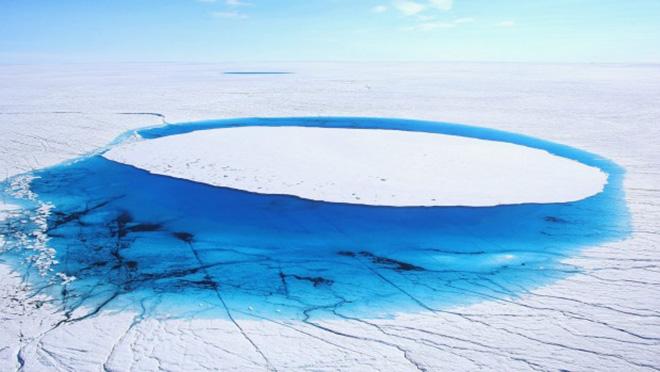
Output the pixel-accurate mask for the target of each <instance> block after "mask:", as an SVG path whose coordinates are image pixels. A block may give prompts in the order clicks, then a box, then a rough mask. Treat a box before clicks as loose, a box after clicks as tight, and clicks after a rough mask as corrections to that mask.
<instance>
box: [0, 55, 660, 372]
mask: <svg viewBox="0 0 660 372" xmlns="http://www.w3.org/2000/svg"><path fill="white" fill-rule="evenodd" d="M238 68H243V69H255V70H256V69H272V70H275V69H282V70H290V71H295V72H296V74H294V75H270V76H266V75H262V76H236V75H234V76H225V75H223V74H222V71H225V70H236V69H238ZM658 81H660V67H659V66H652V65H525V64H442V63H441V64H413V63H402V64H359V63H356V64H330V63H326V64H287V65H266V66H264V65H262V66H258V65H252V66H248V65H240V66H236V65H204V64H189V65H186V64H154V65H142V64H124V65H105V66H91V65H70V66H63V65H60V66H9V65H4V66H0V133H1V135H0V174H2V175H3V176H11V175H15V174H17V173H20V172H23V171H26V170H30V169H33V168H35V167H44V166H48V165H52V164H55V163H57V162H60V161H63V160H66V159H69V158H71V157H74V156H76V155H79V154H84V153H87V152H90V151H93V150H95V149H97V148H98V147H100V146H103V145H105V144H106V143H107V142H108V141H110V140H111V139H112V138H114V137H115V136H116V135H118V134H120V133H122V132H123V131H125V130H127V129H130V128H136V127H141V126H146V125H153V124H158V123H160V122H162V118H161V117H159V116H154V115H144V114H141V113H157V114H162V115H164V117H165V120H167V121H169V122H183V121H191V120H200V119H211V118H225V117H244V116H309V115H311V116H314V115H330V116H341V115H345V116H378V117H403V118H418V119H429V120H438V121H449V122H458V123H466V124H475V125H481V126H487V127H492V128H496V129H502V130H509V131H513V132H519V133H523V134H527V135H532V136H537V137H541V138H545V139H548V140H552V141H557V142H561V143H565V144H568V145H571V146H575V147H579V148H582V149H585V150H588V151H591V152H595V153H598V154H601V155H603V156H606V157H609V158H611V159H612V160H614V161H616V162H617V163H619V164H620V165H622V166H624V167H625V168H626V170H627V174H626V180H625V192H626V199H627V201H628V206H629V208H630V213H631V218H632V235H631V236H630V238H628V239H626V240H624V241H620V242H612V243H610V244H606V245H602V246H598V247H591V248H590V249H587V250H585V251H583V252H582V254H580V255H579V256H576V257H570V258H569V257H567V258H565V262H566V263H567V264H570V265H574V266H575V267H576V269H578V270H580V271H579V272H578V273H576V274H574V275H571V276H570V277H568V278H566V279H564V280H561V281H559V282H556V283H554V284H552V285H549V286H546V287H543V288H540V289H534V290H530V289H527V288H518V290H519V291H520V293H521V296H520V297H517V298H510V297H508V296H506V295H502V296H497V297H488V298H486V297H484V302H482V303H479V304H476V305H471V306H465V307H457V308H453V309H449V310H448V311H442V312H428V311H425V310H423V309H420V311H419V312H414V313H408V314H401V315H399V316H397V317H396V318H394V319H390V320H373V319H372V320H369V319H358V320H346V319H341V320H335V321H330V320H316V319H315V318H314V317H313V316H312V319H311V320H310V322H308V323H304V322H301V321H288V322H281V321H276V320H272V321H269V320H259V319H256V318H251V319H250V320H240V321H239V322H240V325H241V326H242V328H243V330H244V331H245V334H246V335H248V336H249V337H250V338H251V339H252V341H253V342H254V344H255V345H257V346H259V348H260V350H261V351H262V352H263V353H264V355H265V356H266V357H267V358H268V360H269V364H268V365H269V366H271V367H272V368H277V369H279V370H356V371H370V370H387V371H389V370H400V371H404V370H419V369H426V370H479V369H482V370H516V371H522V370H560V369H566V370H571V371H591V370H601V371H621V370H625V371H637V370H649V371H653V370H658V368H660V367H659V366H660V357H659V355H660V311H659V310H658V309H660V258H659V257H660V235H659V234H658V231H660V188H658V185H659V184H660V146H658V145H657V144H658V143H660V129H659V127H658V123H659V122H660V105H658V104H657V102H660V84H659V83H658ZM121 113H132V114H130V115H124V114H121ZM3 176H0V177H3ZM551 274H552V273H549V275H551ZM0 278H2V280H0V370H3V371H4V370H15V369H18V368H19V367H20V366H21V365H23V370H25V371H43V370H56V369H59V370H79V371H98V370H100V369H106V370H135V371H147V370H157V369H159V368H160V369H169V370H188V371H192V370H201V369H212V368H222V369H224V370H241V371H246V370H263V369H264V367H265V366H266V365H267V364H266V362H265V360H264V359H263V357H262V356H261V355H259V354H258V353H257V352H256V351H255V349H254V347H253V346H252V344H250V343H249V342H248V341H246V339H245V338H244V337H243V336H242V335H241V333H240V332H238V330H237V329H236V328H235V327H234V326H233V325H232V324H231V323H230V322H228V321H225V320H220V319H215V320H214V319H190V320H177V319H166V318H160V319H150V318H145V319H143V318H141V316H140V314H134V313H131V312H119V313H102V314H100V315H98V316H95V317H90V318H86V319H85V320H84V321H79V322H69V323H60V322H61V321H62V320H64V314H63V313H62V312H60V311H58V309H57V308H55V307H53V306H50V305H49V304H48V303H47V302H46V303H44V302H43V300H45V299H43V298H41V297H39V296H30V292H29V291H28V290H27V289H26V288H25V287H24V285H22V284H21V277H20V275H19V274H18V273H12V272H11V271H10V270H9V267H8V266H5V265H0ZM384 285H385V284H384ZM229 305H230V307H231V308H232V309H233V310H234V311H245V312H247V311H246V309H242V308H236V307H233V306H232V304H231V303H230V304H229ZM312 315H313V314H312Z"/></svg>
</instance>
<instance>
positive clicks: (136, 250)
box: [0, 118, 629, 319]
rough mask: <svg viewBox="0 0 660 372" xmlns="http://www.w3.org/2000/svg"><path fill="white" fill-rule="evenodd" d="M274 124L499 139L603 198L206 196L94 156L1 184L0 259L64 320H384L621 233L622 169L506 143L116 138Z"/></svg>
mask: <svg viewBox="0 0 660 372" xmlns="http://www.w3.org/2000/svg"><path fill="white" fill-rule="evenodd" d="M285 125H286V126H306V127H330V128H363V129H396V130H406V131H419V132H430V133H442V134H450V135H456V136H464V137H471V138H479V139H485V140H492V141H502V142H508V143H514V144H518V145H523V146H528V147H533V148H538V149H543V150H546V151H548V152H550V153H552V154H555V155H557V156H561V157H565V158H569V159H573V160H576V161H579V162H581V163H583V164H586V165H589V166H593V167H597V168H600V169H601V170H602V171H604V172H605V173H607V174H608V176H609V179H608V183H607V185H606V186H605V189H604V191H603V192H601V193H599V194H597V195H594V196H592V197H589V198H587V199H583V200H581V201H577V202H569V203H550V204H519V205H500V206H494V207H380V206H363V205H355V204H342V203H328V202H322V201H311V200H306V199H302V198H298V197H294V196H286V195H263V194H256V193H250V192H245V191H240V190H234V189H229V188H222V187H214V186H209V185H206V184H201V183H196V182H192V181H188V180H183V179H176V178H171V177H167V176H160V175H153V174H150V173H148V172H146V171H143V170H140V169H137V168H134V167H131V166H128V165H124V164H121V163H117V162H113V161H110V160H107V159H106V158H104V157H102V156H101V154H94V155H90V156H87V157H84V158H81V159H76V160H75V161H70V162H67V163H65V164H61V165H58V166H54V167H51V168H47V169H43V170H38V171H35V172H33V173H31V174H26V175H21V176H17V177H14V178H12V179H9V180H6V181H5V182H4V183H3V184H2V185H1V186H2V189H3V190H4V199H5V200H6V201H7V202H9V203H12V204H17V205H19V206H21V209H19V210H17V211H14V212H12V213H11V214H10V215H9V217H8V218H7V219H6V220H5V221H2V222H0V229H1V232H2V235H3V236H4V240H5V242H4V248H2V253H1V254H0V259H2V260H3V261H5V262H8V263H10V264H11V265H13V266H14V268H15V269H16V270H17V271H19V272H21V273H23V274H24V277H25V280H26V281H27V282H28V283H30V284H31V285H32V288H33V290H34V291H35V293H44V294H48V295H50V296H52V298H53V301H54V302H55V303H57V304H58V306H61V308H62V310H63V311H66V312H68V313H70V314H72V315H71V317H74V318H75V317H76V316H78V317H80V316H90V315H94V314H96V313H98V312H99V311H120V310H126V309H131V310H136V311H142V312H145V313H148V314H150V315H153V316H169V317H187V316H209V317H221V316H227V315H228V314H230V312H231V316H234V317H265V318H287V319H307V318H309V317H312V316H314V317H323V316H326V315H327V316H347V317H351V316H359V317H391V316H394V315H396V314H398V313H403V312H414V311H420V310H421V311H423V310H436V309H446V308H449V307H452V306H456V305H463V304H469V303H474V302H479V301H484V300H489V299H492V298H513V297H516V296H519V295H521V294H524V293H525V292H526V291H529V290H531V289H533V288H536V287H539V286H543V285H547V284H549V283H551V282H553V281H555V280H558V279H561V278H563V277H566V276H567V275H571V274H572V273H574V272H575V271H576V269H575V268H574V267H573V266H570V265H569V264H566V263H565V262H563V261H564V260H565V259H567V258H570V257H571V256H573V255H576V254H578V253H579V251H580V250H581V249H583V248H586V247H589V246H593V245H596V244H601V243H606V242H608V241H612V240H615V239H622V238H625V237H626V236H627V235H628V233H629V226H628V215H627V210H626V207H625V200H624V194H623V191H622V182H623V174H624V171H623V169H622V168H620V167H619V166H618V165H616V164H615V163H613V162H611V161H610V160H608V159H605V158H602V157H600V156H598V155H595V154H591V153H587V152H584V151H581V150H579V149H575V148H571V147H568V146H564V145H560V144H555V143H550V142H546V141H543V140H540V139H535V138H530V137H526V136H522V135H517V134H514V133H507V132H501V131H495V130H491V129H484V128H478V127H472V126H465V125H457V124H448V123H438V122H425V121H414V120H402V119H375V118H374V119H368V118H271V119H261V118H251V119H232V120H217V121H206V122H195V123H185V124H176V125H166V126H162V127H155V128H147V129H143V130H138V131H134V132H130V133H126V134H125V135H123V136H121V137H120V138H119V139H118V140H117V141H116V143H121V142H122V141H124V140H126V139H128V138H130V137H132V136H135V135H139V136H140V137H142V138H144V139H147V140H148V139H154V138H159V137H164V136H171V135H177V134H183V133H188V132H192V131H201V130H205V129H215V128H225V127H227V128H228V127H237V126H285ZM111 146H112V145H111ZM489 187H494V185H489V183H488V180H487V179H484V182H483V188H484V189H488V188H489ZM80 314H83V315H80Z"/></svg>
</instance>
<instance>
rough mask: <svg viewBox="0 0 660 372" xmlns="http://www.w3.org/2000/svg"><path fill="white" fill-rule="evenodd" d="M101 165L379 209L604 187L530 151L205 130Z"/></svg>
mask: <svg viewBox="0 0 660 372" xmlns="http://www.w3.org/2000/svg"><path fill="white" fill-rule="evenodd" d="M105 157H106V158H108V159H110V160H114V161H117V162H121V163H125V164H129V165H132V166H135V167H138V168H141V169H144V170H147V171H149V172H151V173H153V174H160V175H167V176H172V177H176V178H182V179H189V180H194V181H197V182H202V183H206V184H210V185H214V186H223V187H230V188H234V189H239V190H246V191H251V192H256V193H263V194H286V195H295V196H299V197H302V198H305V199H311V200H321V201H328V202H339V203H352V204H364V205H384V206H459V205H460V206H493V205H500V204H522V203H553V202H570V201H576V200H581V199H584V198H586V197H589V196H592V195H594V194H597V193H599V192H601V191H602V190H603V187H604V185H605V184H606V182H607V175H606V174H605V173H604V172H602V171H601V170H600V169H598V168H595V167H591V166H587V165H585V164H582V163H580V162H577V161H574V160H571V159H567V158H563V157H559V156H556V155H553V154H550V153H549V152H547V151H543V150H540V149H534V148H530V147H525V146H520V145H516V144H512V143H505V142H497V141H487V140H482V139H475V138H467V137H460V136H453V135H444V134H438V133H419V132H406V131H398V130H379V129H346V128H342V129H339V128H313V127H312V128H310V127H286V126H285V127H240V128H223V129H212V130H206V131H199V132H191V133H186V134H180V135H174V136H167V137H163V138H157V139H152V140H147V141H140V142H134V143H129V144H125V145H122V146H119V147H116V148H113V149H111V150H110V151H109V152H107V153H105Z"/></svg>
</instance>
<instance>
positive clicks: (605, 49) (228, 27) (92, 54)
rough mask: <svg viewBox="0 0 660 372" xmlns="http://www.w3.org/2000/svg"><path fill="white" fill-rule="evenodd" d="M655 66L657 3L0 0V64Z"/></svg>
mask: <svg viewBox="0 0 660 372" xmlns="http://www.w3.org/2000/svg"><path fill="white" fill-rule="evenodd" d="M298 60H325V61H332V60H335V61H336V60H342V61H354V60H358V61H399V60H405V61H540V62H660V0H453V1H451V0H414V1H407V0H383V1H378V0H373V1H372V0H59V1H55V0H0V63H3V62H4V63H23V62H96V61H109V62H110V61H194V62H223V61H298Z"/></svg>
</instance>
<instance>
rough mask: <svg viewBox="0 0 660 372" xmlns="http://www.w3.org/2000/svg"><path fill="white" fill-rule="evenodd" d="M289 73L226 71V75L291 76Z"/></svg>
mask: <svg viewBox="0 0 660 372" xmlns="http://www.w3.org/2000/svg"><path fill="white" fill-rule="evenodd" d="M290 74H292V72H288V71H226V72H225V75H290Z"/></svg>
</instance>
